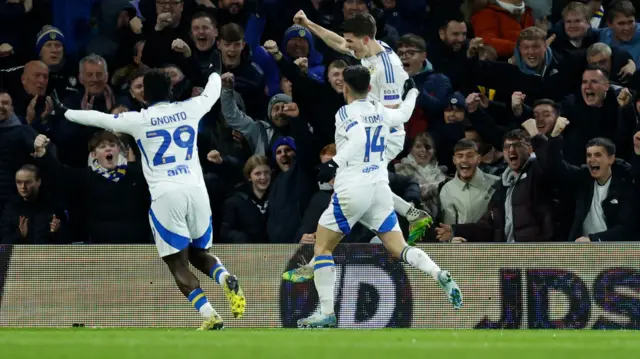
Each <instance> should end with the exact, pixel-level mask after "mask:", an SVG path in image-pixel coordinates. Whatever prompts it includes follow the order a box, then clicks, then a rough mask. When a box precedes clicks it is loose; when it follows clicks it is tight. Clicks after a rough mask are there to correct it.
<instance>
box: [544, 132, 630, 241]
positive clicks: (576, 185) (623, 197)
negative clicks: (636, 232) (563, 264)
mask: <svg viewBox="0 0 640 359" xmlns="http://www.w3.org/2000/svg"><path fill="white" fill-rule="evenodd" d="M565 126H566V125H565ZM561 132H562V131H561V130H560V129H559V130H558V131H554V133H553V134H552V136H551V139H549V140H548V142H547V138H546V137H545V136H542V135H537V136H536V137H537V140H536V141H534V150H535V151H536V153H537V154H539V160H540V161H541V162H543V163H544V164H545V168H546V169H547V172H548V174H547V175H548V176H551V177H553V178H554V179H556V180H557V181H556V183H557V186H558V187H559V188H561V189H562V190H563V191H568V192H570V193H572V194H573V195H574V198H575V201H576V202H575V204H576V206H575V208H576V210H575V218H574V221H573V226H572V227H571V231H570V232H569V241H576V242H579V243H587V242H604V241H626V240H630V239H632V238H631V234H632V230H633V228H634V221H635V218H636V217H635V213H634V198H633V196H631V194H632V193H633V190H634V184H633V176H632V173H631V166H630V165H629V164H628V163H627V162H625V161H622V160H619V159H616V155H615V153H616V146H615V144H614V143H613V142H612V141H611V140H609V139H606V138H602V137H598V138H594V139H592V140H590V141H589V142H588V143H587V145H586V153H587V154H586V162H587V164H586V165H582V166H580V167H578V166H573V165H571V164H569V163H567V162H565V161H564V159H563V156H562V136H560V133H561Z"/></svg>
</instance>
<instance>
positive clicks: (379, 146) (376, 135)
mask: <svg viewBox="0 0 640 359" xmlns="http://www.w3.org/2000/svg"><path fill="white" fill-rule="evenodd" d="M364 130H365V132H366V133H367V144H366V145H365V149H364V162H369V157H370V156H371V153H380V161H382V160H384V137H381V136H380V130H382V126H378V127H376V128H375V129H374V130H373V137H372V136H371V127H365V129H364Z"/></svg>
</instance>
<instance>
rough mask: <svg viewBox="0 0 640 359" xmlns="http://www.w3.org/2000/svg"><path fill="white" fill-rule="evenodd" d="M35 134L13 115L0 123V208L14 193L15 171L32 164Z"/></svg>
mask: <svg viewBox="0 0 640 359" xmlns="http://www.w3.org/2000/svg"><path fill="white" fill-rule="evenodd" d="M35 138H36V132H35V131H34V130H33V129H32V128H31V127H29V126H26V125H23V124H22V123H20V120H19V119H18V118H17V117H16V116H15V115H14V116H12V117H10V118H9V119H7V120H5V121H2V122H0V208H4V205H5V203H6V202H7V200H8V199H9V198H11V196H12V195H13V194H15V193H16V182H15V175H16V171H18V169H19V168H20V167H21V166H22V165H25V164H27V163H30V162H32V161H31V158H30V157H29V155H30V154H31V152H33V141H34V140H35Z"/></svg>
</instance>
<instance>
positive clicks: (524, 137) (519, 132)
mask: <svg viewBox="0 0 640 359" xmlns="http://www.w3.org/2000/svg"><path fill="white" fill-rule="evenodd" d="M506 140H511V141H520V142H525V143H531V136H530V135H529V133H528V132H527V131H525V130H523V129H520V128H516V129H513V130H511V131H509V132H507V133H505V135H504V141H506ZM504 141H503V142H504Z"/></svg>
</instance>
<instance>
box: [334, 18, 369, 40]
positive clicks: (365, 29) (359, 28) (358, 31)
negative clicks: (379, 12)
mask: <svg viewBox="0 0 640 359" xmlns="http://www.w3.org/2000/svg"><path fill="white" fill-rule="evenodd" d="M376 26H377V25H376V19H374V18H373V16H371V14H357V15H356V16H354V17H353V18H351V19H347V20H345V21H344V23H343V24H342V32H343V33H345V34H346V33H349V34H353V35H355V36H356V37H365V36H369V37H370V38H372V39H373V38H375V37H376V30H377V27H376Z"/></svg>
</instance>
